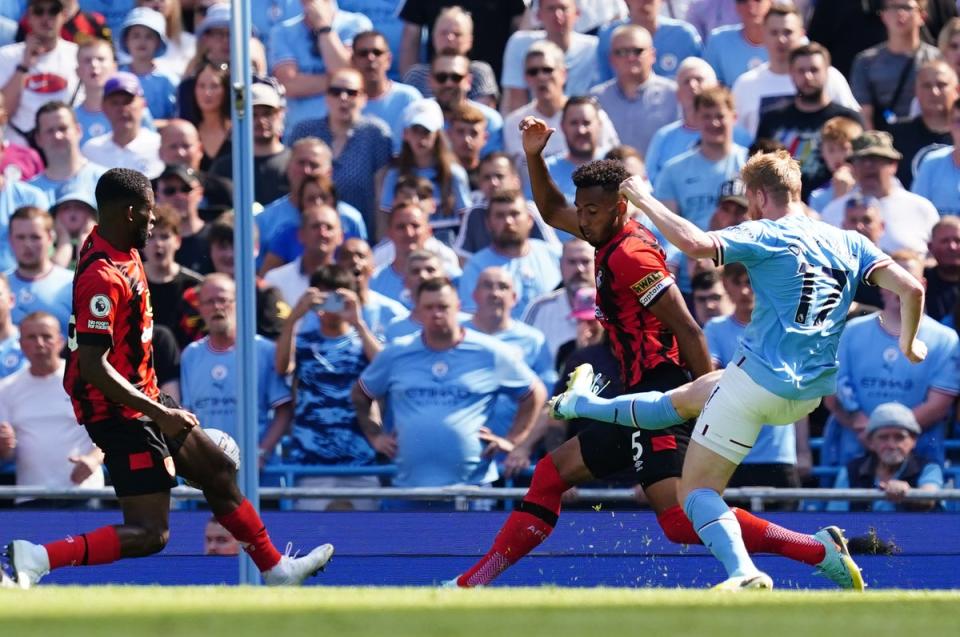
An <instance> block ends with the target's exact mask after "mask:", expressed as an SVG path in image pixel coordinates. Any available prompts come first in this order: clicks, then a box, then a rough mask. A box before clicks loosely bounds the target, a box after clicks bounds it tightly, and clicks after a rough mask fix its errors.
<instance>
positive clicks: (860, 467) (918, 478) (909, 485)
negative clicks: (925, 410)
mask: <svg viewBox="0 0 960 637" xmlns="http://www.w3.org/2000/svg"><path fill="white" fill-rule="evenodd" d="M919 435H920V425H919V424H917V419H916V416H914V412H913V411H912V410H911V409H910V408H908V407H906V406H904V405H902V404H900V403H897V402H888V403H882V404H880V405H877V407H876V409H874V410H873V412H872V413H871V414H870V419H869V421H868V422H867V426H866V431H865V437H866V447H867V454H866V455H863V456H860V457H859V458H856V459H854V460H851V461H850V462H849V463H847V465H846V466H845V467H842V468H841V469H840V472H839V473H838V474H837V478H836V481H835V482H834V483H833V487H834V488H835V489H850V488H853V489H879V490H880V491H881V492H882V493H883V495H884V498H883V499H882V500H873V501H870V502H846V501H833V502H830V503H829V504H827V510H829V511H875V512H876V511H930V510H933V509H935V508H937V506H938V503H937V502H936V501H935V500H910V501H905V500H904V496H905V495H907V494H908V493H911V492H915V491H936V490H938V489H942V488H943V469H942V468H941V466H940V465H939V464H937V463H936V462H933V461H930V460H928V459H926V458H924V457H923V456H921V455H918V454H917V453H916V452H915V450H916V446H917V437H918V436H919Z"/></svg>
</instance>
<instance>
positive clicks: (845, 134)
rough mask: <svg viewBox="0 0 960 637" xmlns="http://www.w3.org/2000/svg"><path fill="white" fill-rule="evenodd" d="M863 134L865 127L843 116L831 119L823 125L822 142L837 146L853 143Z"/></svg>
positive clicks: (821, 130)
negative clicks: (832, 143)
mask: <svg viewBox="0 0 960 637" xmlns="http://www.w3.org/2000/svg"><path fill="white" fill-rule="evenodd" d="M862 134H863V126H861V125H860V124H858V123H857V122H856V121H855V120H852V119H850V118H849V117H844V116H842V115H840V116H837V117H831V118H830V119H828V120H827V121H825V122H824V123H823V127H822V128H821V129H820V139H821V141H824V142H834V143H837V144H846V143H852V142H853V140H855V139H856V138H857V137H860V135H862Z"/></svg>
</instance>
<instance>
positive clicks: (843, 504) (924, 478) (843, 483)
mask: <svg viewBox="0 0 960 637" xmlns="http://www.w3.org/2000/svg"><path fill="white" fill-rule="evenodd" d="M918 455H921V456H922V455H923V454H918ZM905 468H906V463H904V465H902V466H901V467H900V469H899V470H898V471H897V472H896V473H895V474H894V475H893V477H892V478H891V479H892V480H899V479H901V478H900V476H901V475H902V473H903V470H904V469H905ZM832 486H833V488H834V489H849V488H850V473H849V472H848V471H847V467H846V466H843V467H841V468H840V471H839V472H838V473H837V478H836V480H835V481H834V483H833V485H832ZM917 486H918V487H924V486H933V487H935V488H937V489H942V488H943V486H944V482H943V468H942V467H941V466H940V465H939V464H937V463H936V462H928V463H927V464H925V465H923V469H921V471H920V475H919V476H918V477H917ZM874 487H876V488H877V489H879V488H880V483H879V481H874ZM898 506H899V505H898V504H897V503H896V502H893V501H891V500H886V499H883V498H881V499H879V500H874V501H873V502H872V503H871V504H870V510H871V511H873V512H874V513H889V512H893V511H896V510H897V507H898ZM825 510H827V511H849V510H850V503H849V502H848V501H846V500H831V501H830V502H827V506H826V509H825Z"/></svg>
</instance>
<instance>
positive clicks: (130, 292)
mask: <svg viewBox="0 0 960 637" xmlns="http://www.w3.org/2000/svg"><path fill="white" fill-rule="evenodd" d="M98 229H99V227H97V228H94V229H93V232H91V233H90V236H89V237H88V238H87V240H86V241H84V244H83V247H82V248H81V249H80V256H79V257H78V258H77V270H76V274H75V275H74V278H73V314H72V315H71V316H70V332H69V335H68V336H69V340H68V345H69V347H68V349H69V354H68V356H67V369H66V372H65V373H64V376H63V386H64V388H65V389H66V390H67V394H69V395H70V399H71V400H72V401H73V410H74V412H75V414H76V416H77V421H78V422H80V423H81V424H85V425H86V424H90V423H95V422H99V421H102V420H108V419H114V418H121V419H131V420H132V419H135V418H139V417H140V416H142V415H143V414H141V413H140V412H139V411H137V410H135V409H131V408H130V407H127V406H125V405H120V404H118V403H116V402H113V401H111V400H109V399H108V398H107V397H106V396H104V395H103V392H101V391H100V390H99V389H97V388H96V387H94V386H93V385H91V384H90V383H88V382H87V381H85V380H84V379H83V378H82V377H81V376H80V370H79V364H78V358H77V355H76V353H77V347H78V346H79V345H101V346H103V347H107V348H109V351H108V352H107V362H108V363H110V365H111V366H113V368H114V369H116V370H117V372H118V373H119V374H120V375H121V376H123V377H124V378H125V379H127V381H129V382H130V384H131V385H133V386H134V387H136V388H137V389H139V390H140V391H141V392H143V393H144V394H145V395H146V396H147V397H148V398H151V399H154V400H156V399H157V398H158V396H159V395H160V390H159V388H158V387H157V377H156V373H155V372H154V369H153V345H152V342H153V310H152V309H151V306H150V289H149V288H148V287H147V276H146V273H145V272H144V271H143V262H142V261H140V254H139V253H138V252H137V251H136V250H130V251H129V252H123V251H121V250H118V249H116V248H114V247H113V246H112V245H110V244H109V243H107V241H105V240H104V239H103V238H102V237H101V236H100V233H99V232H98Z"/></svg>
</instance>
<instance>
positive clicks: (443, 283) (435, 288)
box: [414, 276, 457, 301]
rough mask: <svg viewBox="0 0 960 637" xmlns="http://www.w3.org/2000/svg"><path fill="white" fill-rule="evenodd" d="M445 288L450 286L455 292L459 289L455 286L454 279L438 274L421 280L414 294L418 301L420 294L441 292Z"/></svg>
mask: <svg viewBox="0 0 960 637" xmlns="http://www.w3.org/2000/svg"><path fill="white" fill-rule="evenodd" d="M443 288H450V289H451V290H453V291H454V292H456V291H457V288H456V287H454V285H453V281H451V280H450V278H449V277H445V276H438V277H434V278H432V279H426V280H425V281H421V282H420V285H418V286H417V293H416V294H415V295H414V299H415V300H416V301H419V300H420V295H421V294H423V293H424V292H439V291H440V290H442V289H443Z"/></svg>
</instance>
